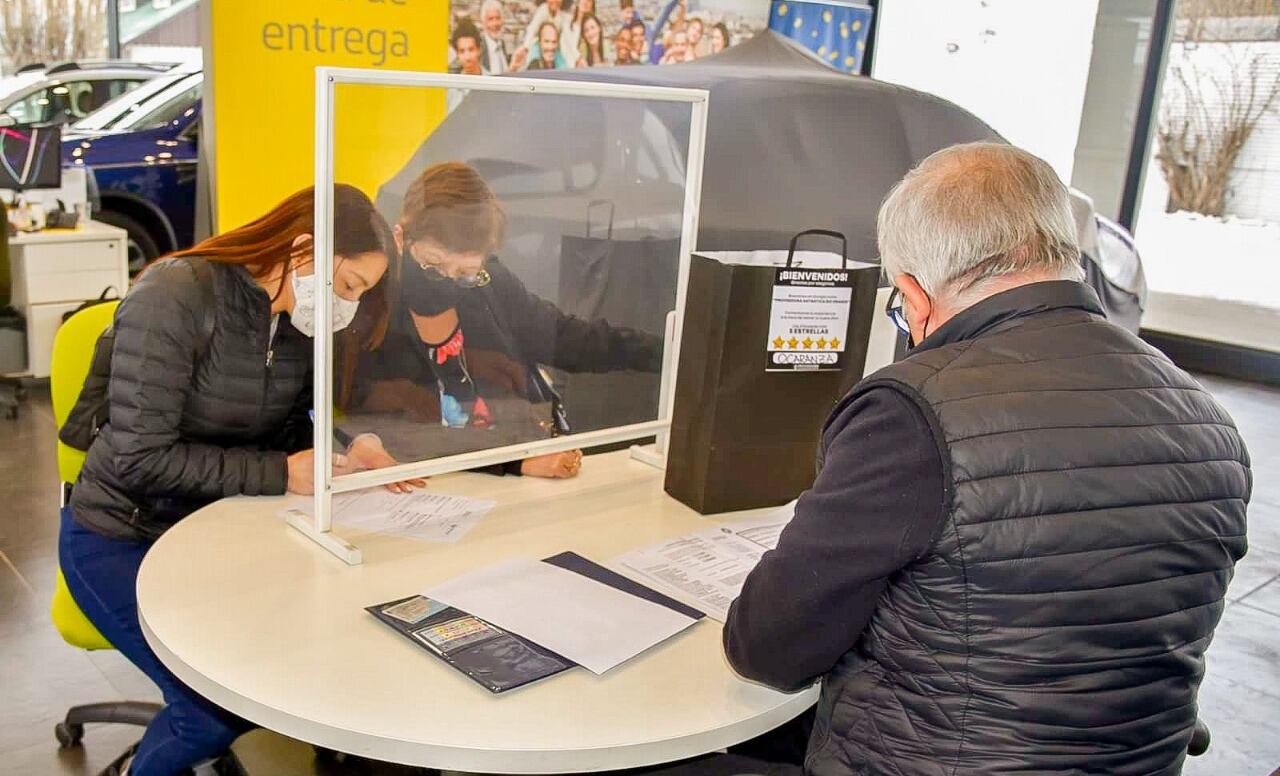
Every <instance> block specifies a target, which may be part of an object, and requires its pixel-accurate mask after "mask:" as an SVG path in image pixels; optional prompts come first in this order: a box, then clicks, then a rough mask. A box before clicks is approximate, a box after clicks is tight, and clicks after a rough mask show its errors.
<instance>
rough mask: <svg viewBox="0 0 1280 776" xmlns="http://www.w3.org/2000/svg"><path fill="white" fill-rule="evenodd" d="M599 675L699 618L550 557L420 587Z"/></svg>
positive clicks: (488, 568)
mask: <svg viewBox="0 0 1280 776" xmlns="http://www.w3.org/2000/svg"><path fill="white" fill-rule="evenodd" d="M423 595H425V596H426V597H427V598H430V599H432V600H434V601H439V602H441V603H444V604H448V605H449V606H452V607H455V608H457V609H461V610H462V611H464V612H467V613H469V614H472V615H474V616H476V617H479V618H480V619H482V620H485V621H487V622H489V623H492V624H493V625H496V626H497V627H499V628H502V629H504V630H508V631H511V632H512V633H514V634H516V635H518V636H522V637H524V638H526V639H528V640H529V641H532V642H534V643H535V644H538V645H539V646H542V647H545V648H547V649H549V650H551V651H552V652H555V653H557V654H559V655H562V656H563V657H566V658H568V659H569V660H572V661H573V662H575V663H577V664H578V665H580V666H583V667H584V668H586V669H587V670H589V671H591V672H593V673H596V674H602V673H604V672H605V671H608V670H609V669H610V668H613V667H614V666H617V665H619V664H621V663H623V662H625V661H627V660H630V659H631V658H633V657H635V656H636V655H638V654H640V653H641V652H643V651H645V650H646V649H648V648H649V647H652V646H654V645H655V644H658V643H660V642H662V641H664V640H665V639H668V638H670V637H671V636H674V635H675V634H677V633H679V632H680V631H682V630H684V629H685V628H688V627H689V626H690V625H693V624H694V623H695V622H696V620H694V619H693V618H692V617H687V616H685V615H683V614H680V613H679V612H676V611H673V610H671V609H668V608H667V607H665V606H660V605H659V604H655V603H651V602H649V601H646V600H644V599H642V598H638V597H636V596H634V595H631V594H630V593H624V592H622V591H621V590H618V589H616V588H613V587H610V586H608V585H605V584H602V583H600V582H596V581H595V580H593V579H588V578H587V577H584V576H582V575H581V574H576V573H574V572H572V571H569V570H567V569H562V568H560V567H558V566H552V565H551V564H549V563H542V562H541V561H536V560H532V559H522V558H516V559H512V560H506V561H502V562H501V563H495V564H493V565H492V566H486V567H485V568H482V569H479V570H477V571H473V572H471V573H469V574H464V575H463V576H460V577H456V578H454V579H451V580H449V581H448V582H445V583H443V584H441V585H437V586H435V587H433V588H431V589H430V590H427V591H425V592H424V593H423Z"/></svg>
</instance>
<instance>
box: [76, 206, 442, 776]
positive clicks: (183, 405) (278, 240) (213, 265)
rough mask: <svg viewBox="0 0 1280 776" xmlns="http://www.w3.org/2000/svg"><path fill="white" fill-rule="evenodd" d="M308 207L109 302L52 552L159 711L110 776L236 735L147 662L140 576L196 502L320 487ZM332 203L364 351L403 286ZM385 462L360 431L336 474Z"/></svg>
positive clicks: (379, 240) (183, 257)
mask: <svg viewBox="0 0 1280 776" xmlns="http://www.w3.org/2000/svg"><path fill="white" fill-rule="evenodd" d="M312 213H313V192H312V191H311V190H310V189H307V190H304V191H300V192H298V193H297V194H294V195H293V196H291V197H289V198H288V199H286V200H285V201H284V202H282V203H280V205H278V206H277V207H276V208H275V209H274V210H272V211H271V212H270V213H268V214H267V215H265V216H263V217H262V218H259V219H258V220H256V221H254V222H252V223H250V224H247V225H245V226H242V227H240V228H239V229H235V230H232V231H230V232H227V233H226V234H222V235H219V236H217V237H213V238H210V239H208V240H205V241H204V242H202V243H200V244H199V245H197V246H196V247H194V248H192V249H190V250H187V251H181V252H179V253H177V254H174V256H172V257H170V258H168V259H165V260H162V261H159V262H157V263H155V264H153V265H152V266H150V267H148V268H147V269H146V271H144V272H143V273H142V275H141V276H140V277H139V279H138V282H137V283H136V284H135V285H134V286H133V288H132V289H130V291H129V293H128V295H126V296H125V298H124V300H123V301H122V302H121V303H120V307H119V308H118V309H117V311H116V314H115V321H114V334H115V343H114V348H113V350H112V355H111V375H110V381H109V383H108V389H107V409H108V412H107V422H106V423H105V424H104V425H103V426H102V427H101V429H100V430H99V431H98V433H97V435H96V436H95V437H94V439H93V442H92V443H91V444H90V446H89V450H88V453H87V456H86V460H85V464H84V468H83V470H82V471H81V474H80V478H79V480H78V481H77V482H76V483H75V485H74V487H73V488H72V492H71V497H70V499H69V503H68V505H67V506H66V507H64V508H63V510H62V525H61V533H60V537H59V561H60V564H61V568H62V571H63V574H64V575H65V577H66V580H67V586H68V588H69V589H70V591H71V594H72V597H73V598H74V599H75V600H76V602H77V603H78V604H79V605H80V607H81V609H82V610H83V611H84V613H85V615H86V616H88V618H89V620H90V621H91V622H93V624H94V625H95V626H97V628H98V630H99V631H101V632H102V634H103V635H104V636H106V637H107V639H108V640H110V642H111V643H112V644H113V645H114V646H115V647H116V648H117V649H119V650H120V652H121V653H123V654H124V656H125V657H126V658H128V659H129V660H130V661H131V662H132V663H133V664H134V665H136V666H137V667H138V668H139V669H141V670H142V671H143V673H145V674H147V676H149V677H151V679H152V680H153V681H154V682H155V683H156V684H157V685H158V686H159V687H160V689H161V691H162V692H163V694H164V698H165V701H166V703H167V704H168V705H166V706H165V708H164V709H163V710H162V711H161V712H160V713H159V714H158V715H157V716H156V718H155V720H154V721H153V722H152V723H151V724H150V725H149V726H148V727H147V730H146V733H145V734H144V735H143V737H142V740H141V741H140V742H139V743H138V745H137V748H136V751H132V752H130V753H127V754H126V756H125V757H126V758H127V759H128V764H127V766H126V765H125V764H124V763H123V760H122V762H119V763H117V764H115V766H113V767H115V768H116V771H117V772H120V773H125V772H127V773H129V774H131V775H132V776H170V775H171V774H174V773H177V772H179V771H182V770H184V769H186V768H189V767H190V766H192V765H195V764H196V763H199V762H201V761H203V760H205V759H208V758H210V757H214V756H217V755H219V754H221V753H222V752H223V751H225V750H226V749H227V747H229V746H230V744H231V742H232V740H233V739H234V738H235V737H236V735H237V734H238V733H240V732H242V731H243V729H244V725H243V723H242V722H241V721H240V720H237V719H235V718H233V717H231V716H230V715H228V714H226V713H225V712H223V711H222V710H221V709H219V708H218V707H216V706H214V705H213V704H211V703H209V702H208V701H206V700H205V699H203V698H201V697H200V696H199V695H198V694H196V693H195V692H193V691H192V690H191V689H190V688H188V687H187V686H186V685H184V684H183V683H182V682H180V681H179V680H178V679H177V678H176V677H174V676H173V674H171V673H170V672H169V671H168V669H166V668H165V666H164V665H163V664H162V663H161V662H160V661H159V660H158V659H157V658H156V656H155V654H154V653H153V652H152V651H151V649H150V647H149V646H148V645H147V642H146V640H145V639H144V638H143V636H142V631H141V629H140V627H139V624H138V613H137V596H136V593H135V584H136V580H137V576H138V568H139V566H140V565H141V563H142V559H143V557H144V556H145V555H146V553H147V550H148V549H149V548H150V547H151V545H152V543H153V542H154V541H155V540H156V539H157V538H158V537H159V536H160V535H161V534H162V533H164V531H165V530H167V529H168V528H169V527H171V526H172V525H174V524H175V523H177V522H178V521H179V520H182V519H183V518H185V517H186V516H187V515H189V514H191V513H192V512H194V511H195V510H197V509H199V508H200V507H201V506H204V505H206V504H209V503H211V502H213V501H215V500H217V499H220V498H224V497H227V496H235V495H250V496H256V495H265V496H271V495H281V494H283V493H285V492H286V491H288V492H293V493H311V492H312V489H313V481H312V480H313V474H312V473H313V468H312V463H313V460H314V457H313V452H312V450H311V442H312V426H311V421H310V418H309V414H310V412H311V380H312V377H311V375H312V341H311V338H312V336H313V335H314V331H313V328H314V322H313V319H312V311H313V310H314V309H315V304H316V303H317V300H316V297H317V295H318V294H320V293H324V292H325V288H326V286H325V285H324V284H321V283H319V282H318V281H317V278H316V277H315V274H314V272H313V262H312V235H313V234H314V232H315V227H314V224H313V222H312ZM334 213H335V224H334V233H335V235H336V238H335V244H334V253H335V257H334V259H335V262H334V263H335V268H334V272H333V293H334V297H333V325H334V329H335V330H341V331H342V336H344V337H345V338H347V339H348V340H349V341H350V342H351V343H352V344H353V345H356V346H357V347H373V346H375V345H376V344H378V343H379V342H381V340H382V338H383V336H384V335H385V333H386V331H387V322H388V314H389V304H388V302H389V299H390V298H391V296H392V295H393V294H396V293H397V291H396V288H397V278H398V274H399V270H398V262H390V265H391V270H390V271H389V270H388V264H389V262H388V254H389V251H390V250H393V249H394V244H393V242H392V241H393V237H392V234H391V231H390V229H389V228H388V226H387V224H386V222H385V221H384V220H383V219H382V218H381V217H379V216H378V214H377V213H376V211H375V210H374V208H373V204H372V203H371V202H370V201H369V198H368V197H366V196H365V195H364V194H362V193H361V192H360V191H358V190H357V189H355V188H352V187H350V186H341V185H340V186H337V187H335V190H334ZM391 463H393V461H392V460H391V458H390V456H388V455H387V454H386V451H385V450H384V449H383V448H382V444H381V442H380V441H378V440H377V438H376V437H373V436H372V435H370V436H365V437H361V438H359V439H357V440H355V441H354V442H353V443H352V444H351V446H350V448H349V449H348V450H347V451H346V453H345V454H343V455H339V456H335V461H334V466H335V470H337V471H342V472H345V471H353V470H357V469H365V468H377V467H380V466H385V465H390V464H391ZM415 484H416V483H415ZM396 487H397V489H405V488H408V487H409V484H408V483H405V484H401V485H397V486H396ZM126 767H127V770H126Z"/></svg>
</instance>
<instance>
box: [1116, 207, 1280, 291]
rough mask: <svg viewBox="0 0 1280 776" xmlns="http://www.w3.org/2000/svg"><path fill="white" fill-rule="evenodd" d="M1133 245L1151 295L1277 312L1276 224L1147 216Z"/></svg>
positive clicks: (1279, 231)
mask: <svg viewBox="0 0 1280 776" xmlns="http://www.w3.org/2000/svg"><path fill="white" fill-rule="evenodd" d="M1136 241H1137V244H1138V251H1139V253H1140V254H1141V256H1142V266H1143V269H1144V270H1145V271H1146V274H1147V285H1148V286H1149V287H1150V289H1151V290H1152V291H1158V292H1163V293H1169V294H1184V295H1187V296H1199V297H1211V298H1214V299H1223V300H1230V301H1237V302H1247V303H1250V304H1255V305H1260V306H1263V307H1270V308H1273V309H1280V223H1275V222H1268V221H1255V220H1245V219H1239V218H1233V217H1227V218H1225V219H1222V218H1213V217H1210V216H1204V215H1201V214H1199V213H1188V212H1185V211H1180V212H1177V213H1152V212H1150V211H1147V212H1144V213H1143V216H1142V219H1141V221H1140V223H1139V224H1138V229H1137V234H1136Z"/></svg>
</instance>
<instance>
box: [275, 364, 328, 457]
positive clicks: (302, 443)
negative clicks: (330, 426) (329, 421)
mask: <svg viewBox="0 0 1280 776" xmlns="http://www.w3.org/2000/svg"><path fill="white" fill-rule="evenodd" d="M306 386H307V387H306V388H304V389H303V390H302V391H301V392H299V393H298V398H297V399H295V400H294V402H293V406H292V407H291V408H289V417H287V418H285V421H284V425H283V426H281V427H280V428H279V429H278V430H277V431H276V432H275V433H274V434H272V435H271V438H270V439H268V440H266V441H265V442H264V443H263V447H265V448H266V449H268V450H283V451H284V452H286V453H289V454H293V453H297V452H300V451H302V450H310V449H311V447H312V443H313V442H314V441H315V431H314V429H313V425H314V424H313V423H312V420H311V405H312V401H311V398H312V397H311V373H310V372H308V373H307V383H306ZM339 435H341V436H339ZM334 436H335V439H337V441H338V442H339V443H340V444H343V445H344V446H345V445H346V444H350V440H349V439H348V441H347V442H345V443H344V442H342V437H345V436H346V435H345V434H342V433H341V431H339V429H337V428H336V427H335V428H334Z"/></svg>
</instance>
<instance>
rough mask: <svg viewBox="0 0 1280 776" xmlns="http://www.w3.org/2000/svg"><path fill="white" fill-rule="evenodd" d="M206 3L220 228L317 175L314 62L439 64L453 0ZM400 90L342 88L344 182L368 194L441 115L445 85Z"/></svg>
mask: <svg viewBox="0 0 1280 776" xmlns="http://www.w3.org/2000/svg"><path fill="white" fill-rule="evenodd" d="M206 5H207V6H209V9H208V11H207V14H208V15H207V16H206V23H207V25H208V27H207V35H206V42H205V52H204V57H205V69H206V73H207V77H210V78H211V79H212V88H211V89H210V87H209V85H208V83H209V82H208V81H206V87H205V88H206V99H208V97H209V96H212V105H211V106H210V107H211V108H212V111H213V122H214V134H213V172H214V176H215V177H214V196H215V201H214V218H215V223H216V225H217V226H216V228H217V230H218V231H226V230H228V229H232V228H235V227H236V226H240V225H241V224H244V223H246V222H248V221H251V220H253V219H254V218H257V217H258V216H260V215H262V214H263V213H265V212H267V210H269V209H270V208H271V207H272V206H273V205H275V204H276V203H277V202H279V201H280V200H282V199H284V198H285V197H287V196H288V195H290V194H292V193H293V192H295V191H298V190H299V189H301V188H304V187H306V186H309V185H311V184H312V183H313V182H314V180H315V156H314V147H315V146H314V136H315V68H316V67H317V66H320V65H327V66H332V67H366V68H382V69H387V70H418V71H431V72H443V71H444V70H445V68H446V65H447V57H448V34H449V16H448V3H446V2H441V0H212V1H211V2H208V3H206ZM405 96H406V95H405V90H403V89H394V88H385V89H384V88H373V87H357V88H347V89H343V90H340V91H339V94H338V100H337V110H336V112H335V115H336V123H335V131H336V136H337V141H338V147H337V149H336V155H337V158H338V160H339V163H338V166H337V168H336V175H337V176H338V180H339V181H341V182H344V183H350V184H352V185H354V186H358V187H359V188H361V189H362V190H363V191H364V192H365V193H366V194H368V195H369V196H370V197H371V198H372V197H374V196H375V195H376V194H377V190H378V187H379V186H381V185H382V184H383V183H384V182H386V180H387V179H388V178H390V177H391V176H392V175H394V174H395V173H396V172H397V171H399V169H400V168H401V167H402V166H403V165H404V163H405V162H406V161H407V160H408V159H409V157H410V156H411V155H412V154H413V152H414V151H415V150H416V149H417V147H418V145H419V144H420V143H421V142H422V140H423V138H425V137H426V136H427V134H428V133H429V132H430V130H431V129H432V128H433V127H435V126H436V125H437V124H439V123H440V121H441V120H442V119H443V118H444V115H445V95H444V92H443V91H442V90H431V91H430V92H428V93H419V94H415V95H412V98H411V99H405ZM344 145H346V146H348V147H346V148H344V147H343V146H344ZM352 146H358V147H352Z"/></svg>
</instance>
